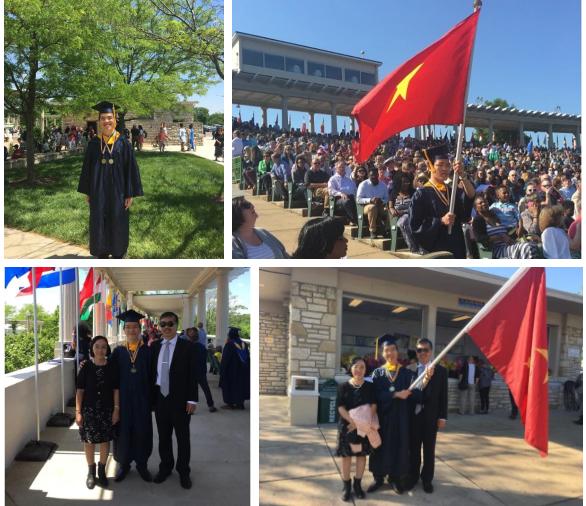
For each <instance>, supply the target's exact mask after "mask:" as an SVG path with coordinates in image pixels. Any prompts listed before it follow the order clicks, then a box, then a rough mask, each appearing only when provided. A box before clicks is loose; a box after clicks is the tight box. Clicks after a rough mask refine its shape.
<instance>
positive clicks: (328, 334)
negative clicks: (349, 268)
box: [289, 282, 337, 379]
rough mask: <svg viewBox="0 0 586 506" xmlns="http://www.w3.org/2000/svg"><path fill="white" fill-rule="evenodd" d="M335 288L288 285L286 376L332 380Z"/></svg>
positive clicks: (334, 350) (334, 360)
mask: <svg viewBox="0 0 586 506" xmlns="http://www.w3.org/2000/svg"><path fill="white" fill-rule="evenodd" d="M336 309H337V304H336V289H335V288H332V287H329V286H322V285H314V284H308V283H298V282H292V283H291V300H290V302H289V314H290V317H291V322H290V326H289V333H290V339H289V346H290V361H289V377H290V376H291V375H294V374H295V375H303V376H317V377H319V378H326V379H329V378H333V377H334V375H335V372H336Z"/></svg>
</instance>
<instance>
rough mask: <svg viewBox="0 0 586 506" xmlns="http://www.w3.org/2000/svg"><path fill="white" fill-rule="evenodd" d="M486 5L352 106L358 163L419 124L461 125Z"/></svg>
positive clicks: (392, 73)
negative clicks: (356, 134) (477, 31)
mask: <svg viewBox="0 0 586 506" xmlns="http://www.w3.org/2000/svg"><path fill="white" fill-rule="evenodd" d="M479 15H480V10H477V11H476V12H474V14H471V15H470V16H468V17H467V18H466V19H465V20H464V21H461V22H460V23H459V24H458V25H456V26H455V27H454V28H452V30H450V31H449V32H448V33H446V34H445V35H444V36H443V37H442V38H441V39H439V40H438V41H436V42H434V43H433V44H432V45H431V46H428V47H427V48H426V49H424V50H423V51H421V53H419V54H417V55H415V56H414V57H413V58H411V59H410V60H409V61H407V62H405V63H403V65H401V66H400V67H398V68H397V69H396V70H395V71H393V72H391V73H390V74H389V75H388V76H387V77H385V79H384V80H382V81H381V82H380V83H378V84H377V85H376V86H375V87H374V88H373V89H372V90H371V91H370V92H369V93H368V94H367V95H366V96H365V97H363V98H362V99H361V100H360V102H358V103H357V104H356V105H355V106H354V109H353V110H352V116H354V117H355V118H356V119H357V120H358V125H359V130H360V140H359V141H358V142H356V143H355V144H354V156H355V157H356V161H357V162H358V163H364V162H365V161H366V160H368V158H369V156H370V155H371V154H372V152H373V151H374V150H375V149H376V148H377V147H378V146H379V145H380V144H381V143H383V142H385V141H386V140H387V139H389V138H390V137H391V136H393V135H395V134H396V133H398V132H402V131H403V130H406V129H407V128H411V127H415V126H419V125H433V124H441V125H455V124H459V123H462V122H463V120H464V102H465V100H466V93H467V87H468V70H469V68H470V63H471V57H472V48H473V46H474V37H475V35H476V25H477V24H478V16H479Z"/></svg>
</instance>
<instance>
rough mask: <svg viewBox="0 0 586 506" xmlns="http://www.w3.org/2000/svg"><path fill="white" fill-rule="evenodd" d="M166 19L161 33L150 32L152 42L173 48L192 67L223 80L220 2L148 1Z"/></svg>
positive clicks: (188, 0)
mask: <svg viewBox="0 0 586 506" xmlns="http://www.w3.org/2000/svg"><path fill="white" fill-rule="evenodd" d="M150 3H151V4H152V5H153V6H154V7H155V8H156V9H157V11H158V12H159V13H161V14H162V15H163V16H165V17H166V19H167V23H166V25H165V31H164V32H162V33H161V32H158V31H151V32H150V33H149V35H151V36H152V37H153V38H154V39H155V40H158V41H160V42H163V43H165V44H167V45H172V46H174V47H177V48H179V49H180V50H181V52H182V53H183V54H186V55H188V56H189V57H190V59H191V60H192V62H193V63H195V64H197V65H201V66H204V67H205V68H207V69H209V70H213V71H214V72H215V73H216V74H217V75H218V77H220V79H224V22H223V19H222V6H223V2H221V1H217V0H150Z"/></svg>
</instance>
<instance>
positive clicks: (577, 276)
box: [469, 267, 583, 294]
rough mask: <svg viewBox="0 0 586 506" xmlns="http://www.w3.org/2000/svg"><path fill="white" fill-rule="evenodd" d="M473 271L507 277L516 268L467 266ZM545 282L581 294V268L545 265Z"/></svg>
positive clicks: (555, 287)
mask: <svg viewBox="0 0 586 506" xmlns="http://www.w3.org/2000/svg"><path fill="white" fill-rule="evenodd" d="M469 268H470V269H473V270H475V271H481V272H487V273H489V274H494V275H495V276H501V277H503V278H509V277H511V275H512V274H513V273H514V272H515V271H516V270H517V269H516V268H514V267H510V268H509V267H469ZM545 283H546V284H547V287H548V288H553V289H555V290H561V291H563V292H570V293H579V294H582V293H583V292H582V269H580V268H574V267H546V268H545Z"/></svg>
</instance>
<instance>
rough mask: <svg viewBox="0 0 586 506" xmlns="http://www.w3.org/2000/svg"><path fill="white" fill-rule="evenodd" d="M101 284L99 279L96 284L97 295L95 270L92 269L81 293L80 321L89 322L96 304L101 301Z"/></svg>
mask: <svg viewBox="0 0 586 506" xmlns="http://www.w3.org/2000/svg"><path fill="white" fill-rule="evenodd" d="M100 283H101V278H100V277H99V278H98V281H97V283H96V293H94V268H93V267H92V268H90V270H89V272H88V274H87V277H86V278H85V281H84V283H83V288H82V289H81V291H80V292H79V306H80V313H81V316H80V317H79V318H80V320H84V321H85V320H88V319H89V317H90V315H91V313H92V309H93V307H94V304H95V303H97V302H99V301H100V290H99V287H100Z"/></svg>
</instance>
